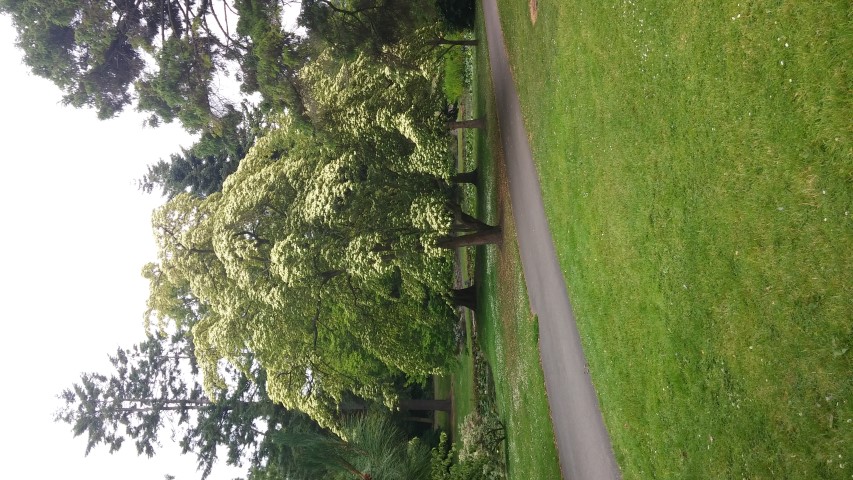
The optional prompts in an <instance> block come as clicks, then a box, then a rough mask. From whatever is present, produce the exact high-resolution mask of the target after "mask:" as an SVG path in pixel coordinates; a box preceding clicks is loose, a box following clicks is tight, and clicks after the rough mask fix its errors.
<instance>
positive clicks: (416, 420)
mask: <svg viewBox="0 0 853 480" xmlns="http://www.w3.org/2000/svg"><path fill="white" fill-rule="evenodd" d="M403 421H405V422H412V423H428V424H430V425H432V424H433V423H435V422H434V421H433V419H431V418H427V417H411V416H410V417H403Z"/></svg>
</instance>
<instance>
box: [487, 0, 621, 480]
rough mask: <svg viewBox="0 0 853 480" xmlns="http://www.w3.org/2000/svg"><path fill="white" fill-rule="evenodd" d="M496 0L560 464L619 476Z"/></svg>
mask: <svg viewBox="0 0 853 480" xmlns="http://www.w3.org/2000/svg"><path fill="white" fill-rule="evenodd" d="M495 1H496V0H483V11H484V13H485V22H486V37H487V40H488V47H489V61H490V63H491V69H492V83H493V86H494V92H495V103H496V105H497V109H498V120H499V123H500V127H501V142H502V143H503V148H504V158H505V159H506V167H507V176H508V178H509V190H510V201H511V202H512V211H513V215H514V216H515V223H516V230H517V231H518V245H519V249H520V251H521V263H522V265H523V268H524V279H525V281H526V283H527V292H528V294H529V296H530V304H531V308H532V309H533V311H534V313H536V314H537V315H538V317H539V349H540V355H541V357H542V369H543V370H544V372H545V385H546V387H547V389H548V403H549V405H550V407H551V418H552V420H553V422H554V433H555V435H556V441H557V449H558V451H559V456H560V468H561V470H562V472H563V478H564V479H565V480H587V479H599V478H600V479H611V478H619V477H620V473H619V468H618V467H617V466H616V461H615V459H614V457H613V448H612V447H611V445H610V437H609V436H608V434H607V430H606V429H605V427H604V421H603V420H602V418H601V411H600V410H599V408H598V399H597V397H596V395H595V389H594V387H593V386H592V382H591V381H590V378H589V374H588V373H587V368H586V360H585V358H584V355H583V350H582V348H581V342H580V337H579V336H578V330H577V326H576V325H575V318H574V315H573V314H572V307H571V304H570V303H569V297H568V294H567V293H566V284H565V281H564V279H563V273H562V272H561V271H560V267H559V264H558V262H557V255H556V253H555V251H554V242H553V240H552V237H551V231H550V230H549V228H548V222H547V220H546V219H545V209H544V207H543V204H542V193H541V191H540V188H539V178H538V176H537V173H536V168H535V167H534V165H533V158H532V156H531V152H530V145H529V144H528V141H527V134H526V132H525V130H524V122H523V120H522V117H521V106H520V104H519V101H518V93H517V92H516V90H515V85H514V84H513V80H512V73H511V72H510V69H509V61H508V58H507V53H506V47H505V45H504V39H503V33H502V31H501V26H500V20H499V18H498V9H497V4H496V3H495ZM542 74H543V75H547V73H546V72H542ZM570 180H571V179H566V181H570Z"/></svg>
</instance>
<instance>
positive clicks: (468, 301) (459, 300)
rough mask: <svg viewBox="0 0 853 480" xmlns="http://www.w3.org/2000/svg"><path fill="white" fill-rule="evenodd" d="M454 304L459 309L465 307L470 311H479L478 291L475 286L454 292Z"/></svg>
mask: <svg viewBox="0 0 853 480" xmlns="http://www.w3.org/2000/svg"><path fill="white" fill-rule="evenodd" d="M453 304H454V305H456V306H457V307H465V308H467V309H468V310H471V311H472V312H473V311H476V310H477V289H476V287H474V285H471V286H470V287H466V288H460V289H457V290H453Z"/></svg>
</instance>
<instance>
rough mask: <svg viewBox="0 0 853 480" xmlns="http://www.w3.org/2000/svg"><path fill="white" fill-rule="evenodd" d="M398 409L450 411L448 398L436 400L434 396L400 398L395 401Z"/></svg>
mask: <svg viewBox="0 0 853 480" xmlns="http://www.w3.org/2000/svg"><path fill="white" fill-rule="evenodd" d="M397 406H398V407H400V410H430V411H436V410H438V411H442V412H449V411H450V400H438V399H434V398H401V399H400V401H399V402H398V403H397Z"/></svg>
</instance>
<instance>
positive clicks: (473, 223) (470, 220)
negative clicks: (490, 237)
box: [450, 203, 492, 233]
mask: <svg viewBox="0 0 853 480" xmlns="http://www.w3.org/2000/svg"><path fill="white" fill-rule="evenodd" d="M450 210H452V211H453V227H452V229H451V231H452V232H453V233H463V232H479V231H482V230H488V229H490V228H492V226H491V225H489V224H487V223H484V222H481V221H480V220H479V219H478V218H476V217H472V216H471V215H468V214H467V213H465V212H464V211H462V207H461V206H459V204H458V203H450Z"/></svg>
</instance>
